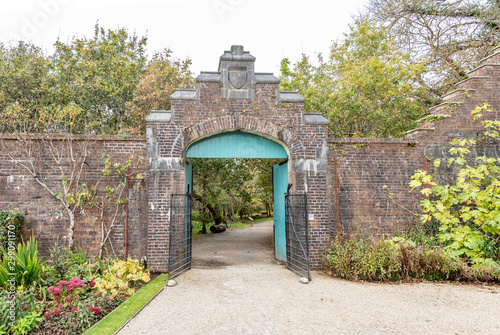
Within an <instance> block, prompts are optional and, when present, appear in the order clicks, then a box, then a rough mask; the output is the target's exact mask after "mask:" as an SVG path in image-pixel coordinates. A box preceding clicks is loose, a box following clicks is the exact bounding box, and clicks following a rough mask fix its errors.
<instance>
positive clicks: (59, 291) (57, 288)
mask: <svg viewBox="0 0 500 335" xmlns="http://www.w3.org/2000/svg"><path fill="white" fill-rule="evenodd" d="M61 292H62V289H61V288H60V287H59V286H58V287H54V292H53V293H54V294H60V293H61Z"/></svg>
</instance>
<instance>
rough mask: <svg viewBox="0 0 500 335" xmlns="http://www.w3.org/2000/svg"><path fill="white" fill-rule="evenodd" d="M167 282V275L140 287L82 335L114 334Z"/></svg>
mask: <svg viewBox="0 0 500 335" xmlns="http://www.w3.org/2000/svg"><path fill="white" fill-rule="evenodd" d="M167 282H168V275H167V274H162V275H160V276H158V277H157V278H155V279H154V280H153V281H152V282H150V283H148V284H147V285H146V286H143V287H141V289H140V290H139V291H137V292H136V293H135V294H134V295H133V296H131V297H130V298H128V299H127V300H126V301H124V302H123V303H122V304H121V305H120V306H118V307H117V308H115V310H114V311H112V312H111V313H109V314H108V315H106V316H105V317H104V318H103V319H102V320H100V321H99V322H98V323H96V324H95V325H93V326H92V327H90V328H89V329H87V330H86V331H85V333H83V334H84V335H101V334H114V333H115V332H116V331H118V330H120V329H121V328H122V327H123V326H125V325H126V324H127V322H128V321H129V320H130V319H132V318H133V317H134V316H135V315H136V314H137V313H139V312H140V311H141V310H142V309H143V308H144V307H145V306H146V305H147V304H148V303H149V302H150V301H151V300H152V299H153V298H154V297H156V296H157V295H158V294H159V293H160V292H161V291H162V289H163V288H164V287H165V285H166V284H167Z"/></svg>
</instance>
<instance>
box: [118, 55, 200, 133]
mask: <svg viewBox="0 0 500 335" xmlns="http://www.w3.org/2000/svg"><path fill="white" fill-rule="evenodd" d="M171 53H172V51H171V50H170V49H165V50H163V51H162V52H158V53H156V54H154V55H153V57H152V59H151V60H150V61H149V62H148V64H147V66H146V70H145V72H144V73H143V74H142V75H141V76H140V77H139V83H138V85H137V88H136V90H135V93H134V99H133V100H132V101H130V102H129V103H128V110H129V117H130V118H131V119H132V120H131V122H130V124H131V125H133V126H131V132H132V133H140V134H143V133H144V132H145V129H144V128H145V124H144V119H145V118H146V116H148V114H149V113H150V112H151V111H152V110H155V109H160V110H162V109H165V110H168V109H170V95H171V94H172V93H174V91H175V89H177V88H191V87H193V86H194V78H193V73H192V72H191V70H190V69H189V66H190V65H191V60H190V59H189V58H187V59H184V60H182V59H174V58H172V56H171Z"/></svg>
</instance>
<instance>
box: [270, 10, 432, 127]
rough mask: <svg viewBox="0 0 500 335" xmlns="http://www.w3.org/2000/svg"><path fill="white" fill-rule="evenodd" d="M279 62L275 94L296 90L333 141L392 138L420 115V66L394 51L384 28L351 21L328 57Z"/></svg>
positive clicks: (362, 20) (422, 114)
mask: <svg viewBox="0 0 500 335" xmlns="http://www.w3.org/2000/svg"><path fill="white" fill-rule="evenodd" d="M317 64H318V65H315V64H314V62H311V61H310V59H309V57H308V56H306V55H303V58H302V59H301V60H300V61H299V62H297V63H295V64H294V65H293V66H291V62H290V60H289V59H286V58H285V59H284V60H283V61H282V63H281V86H280V87H281V89H283V90H298V91H299V93H300V94H302V95H303V96H304V97H305V98H306V103H305V111H306V112H315V113H318V112H320V113H322V114H323V115H324V116H325V117H326V118H328V119H329V120H330V126H329V127H330V128H329V133H330V135H331V136H335V137H398V136H401V135H402V134H403V132H404V131H407V130H410V129H412V128H414V127H415V126H416V123H415V120H416V119H419V118H421V117H422V116H424V115H425V113H426V111H425V104H424V103H423V101H422V95H423V92H424V90H423V89H422V87H421V86H420V85H419V84H418V78H419V77H420V76H421V75H422V74H423V72H424V67H423V66H422V65H421V64H414V63H413V62H411V60H410V58H409V57H408V55H406V54H404V53H402V52H400V51H399V50H397V49H396V48H395V47H394V43H393V40H392V38H391V37H390V36H389V34H388V33H387V31H386V29H384V28H382V27H379V26H378V25H376V24H375V23H373V22H371V21H370V20H367V19H361V20H357V21H356V22H355V24H354V25H352V26H351V27H350V31H349V32H348V33H347V34H346V35H345V39H344V40H343V41H339V42H334V43H333V45H332V46H331V52H330V55H329V57H328V58H326V59H324V58H323V57H322V56H321V55H319V56H318V60H317Z"/></svg>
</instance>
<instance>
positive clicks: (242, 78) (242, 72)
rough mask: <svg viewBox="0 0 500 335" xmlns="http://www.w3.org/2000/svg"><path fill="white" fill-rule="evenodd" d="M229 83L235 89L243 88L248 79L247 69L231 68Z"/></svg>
mask: <svg viewBox="0 0 500 335" xmlns="http://www.w3.org/2000/svg"><path fill="white" fill-rule="evenodd" d="M228 71H229V82H230V83H231V85H233V87H234V88H236V89H240V88H242V87H243V86H244V85H245V84H246V82H247V80H248V79H247V78H248V75H247V74H248V71H247V68H244V67H239V68H229V69H228Z"/></svg>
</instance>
